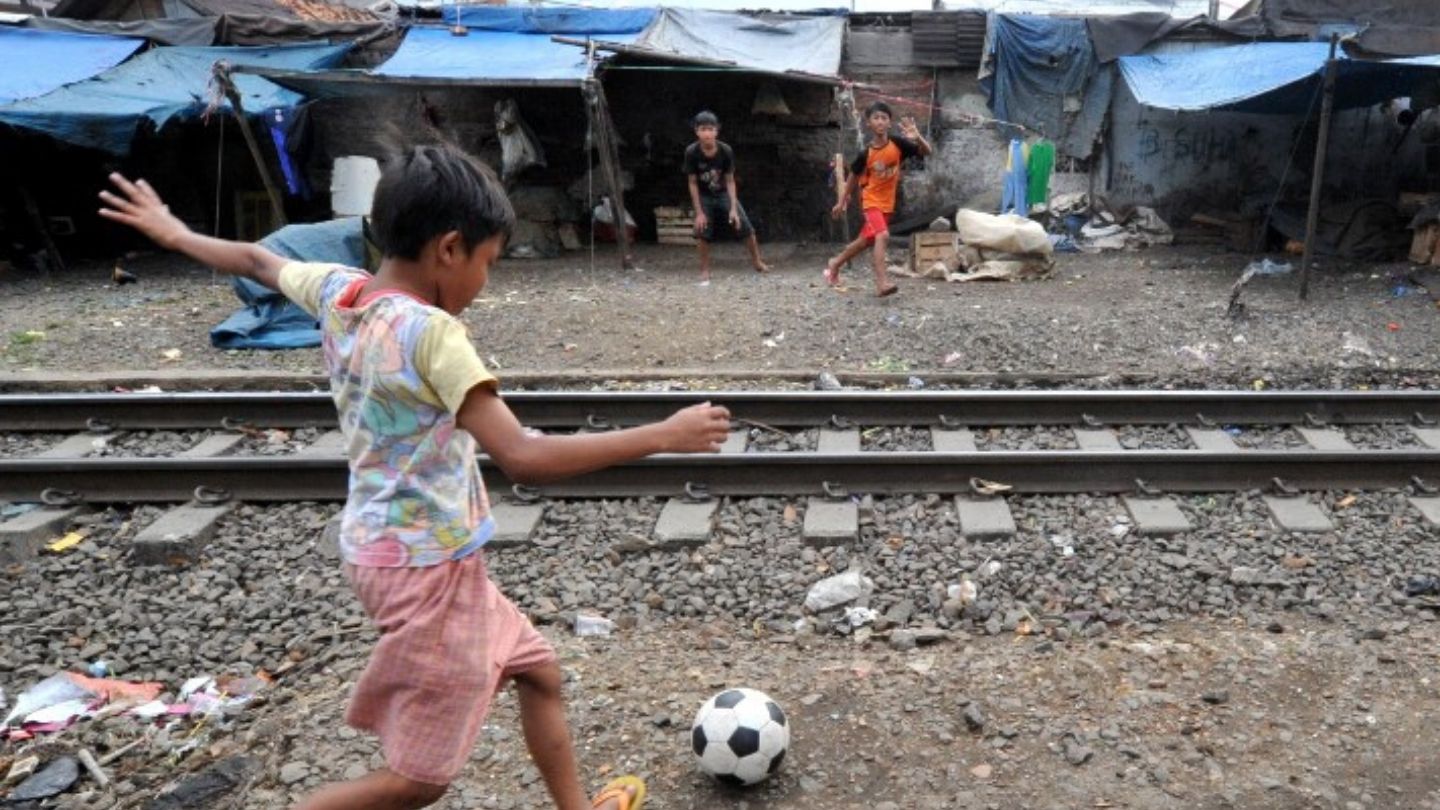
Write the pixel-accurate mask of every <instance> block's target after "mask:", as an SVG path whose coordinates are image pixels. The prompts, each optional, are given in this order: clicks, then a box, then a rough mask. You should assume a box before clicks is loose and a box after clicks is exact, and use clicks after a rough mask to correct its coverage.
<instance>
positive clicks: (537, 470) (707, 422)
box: [456, 386, 730, 484]
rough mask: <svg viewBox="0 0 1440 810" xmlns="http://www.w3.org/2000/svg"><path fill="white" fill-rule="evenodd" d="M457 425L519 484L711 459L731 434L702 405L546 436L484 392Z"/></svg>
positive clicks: (470, 399) (476, 391)
mask: <svg viewBox="0 0 1440 810" xmlns="http://www.w3.org/2000/svg"><path fill="white" fill-rule="evenodd" d="M456 421H458V422H459V424H460V427H462V428H464V429H465V430H466V431H468V432H469V433H470V435H472V436H474V437H475V440H476V441H478V442H479V443H480V447H481V448H482V449H484V451H485V452H487V453H489V454H490V457H491V458H492V459H494V460H495V463H496V464H499V465H500V469H502V470H504V471H505V474H506V475H507V476H509V477H510V479H511V480H512V481H515V482H516V483H521V484H543V483H545V482H547V481H556V480H559V479H561V478H569V477H571V476H575V475H581V474H583V473H587V472H591V471H594V470H598V469H601V468H603V467H609V466H612V465H615V464H620V463H623V462H626V461H634V460H636V459H639V458H644V457H645V456H649V455H653V454H655V453H713V452H716V451H718V450H719V449H720V445H721V444H723V443H724V442H725V439H726V437H728V436H729V433H730V412H729V411H728V410H726V409H725V408H722V407H720V406H717V405H711V404H710V403H708V402H706V403H702V404H699V405H692V406H690V407H688V408H684V409H682V410H680V411H677V412H676V413H675V414H674V415H672V416H671V417H670V418H669V419H666V420H665V421H663V422H655V423H653V424H649V425H643V426H641V427H635V428H629V429H626V430H616V431H609V432H606V433H582V434H576V435H572V436H547V435H543V434H537V433H533V432H530V431H527V430H525V428H523V427H521V425H520V421H519V420H518V419H516V418H515V414H514V413H512V412H511V410H510V406H508V405H506V404H505V401H504V400H502V399H501V398H500V395H499V394H497V393H495V391H494V390H493V389H491V388H489V387H488V386H476V387H474V388H472V389H470V393H469V394H467V395H466V397H465V403H464V404H463V405H461V406H460V412H459V413H458V414H457V417H456Z"/></svg>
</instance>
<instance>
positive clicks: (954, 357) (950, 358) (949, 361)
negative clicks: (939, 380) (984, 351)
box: [945, 352, 965, 366]
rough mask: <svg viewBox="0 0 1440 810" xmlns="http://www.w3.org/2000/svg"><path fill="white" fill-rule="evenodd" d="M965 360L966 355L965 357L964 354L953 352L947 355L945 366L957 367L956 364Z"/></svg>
mask: <svg viewBox="0 0 1440 810" xmlns="http://www.w3.org/2000/svg"><path fill="white" fill-rule="evenodd" d="M964 358H965V355H964V354H961V353H960V352H951V353H949V354H947V355H945V365H947V366H953V365H955V364H956V363H958V362H960V361H961V360H963V359H964Z"/></svg>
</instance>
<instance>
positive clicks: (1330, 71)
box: [1300, 34, 1340, 301]
mask: <svg viewBox="0 0 1440 810" xmlns="http://www.w3.org/2000/svg"><path fill="white" fill-rule="evenodd" d="M1339 45H1340V35H1339V34H1331V35H1330V58H1328V59H1326V60H1325V90H1324V93H1325V96H1324V98H1323V100H1321V102H1320V132H1319V134H1318V135H1317V136H1316V138H1315V168H1314V170H1313V171H1311V173H1310V209H1309V210H1308V211H1307V212H1306V214H1305V252H1304V255H1302V256H1301V257H1300V300H1301V301H1304V300H1305V299H1306V298H1308V297H1309V296H1310V259H1311V256H1312V254H1313V252H1314V250H1315V231H1316V230H1317V229H1318V228H1319V225H1320V189H1321V186H1323V185H1324V181H1325V153H1326V151H1327V150H1328V149H1329V148H1330V116H1331V114H1332V113H1334V111H1335V73H1336V71H1337V69H1338V64H1339V63H1337V62H1336V61H1335V49H1336V48H1337V47H1339Z"/></svg>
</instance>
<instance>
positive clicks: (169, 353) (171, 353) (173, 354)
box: [160, 349, 184, 360]
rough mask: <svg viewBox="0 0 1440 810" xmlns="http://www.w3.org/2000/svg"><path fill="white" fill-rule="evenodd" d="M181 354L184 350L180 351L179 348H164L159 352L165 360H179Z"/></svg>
mask: <svg viewBox="0 0 1440 810" xmlns="http://www.w3.org/2000/svg"><path fill="white" fill-rule="evenodd" d="M182 354H184V352H182V351H180V350H179V349H166V350H165V351H163V352H160V356H161V357H163V358H165V359H166V360H179V359H180V356H181V355H182Z"/></svg>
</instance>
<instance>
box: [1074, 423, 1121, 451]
mask: <svg viewBox="0 0 1440 810" xmlns="http://www.w3.org/2000/svg"><path fill="white" fill-rule="evenodd" d="M1074 432H1075V444H1076V445H1078V446H1079V447H1080V449H1081V450H1086V451H1090V452H1109V451H1112V450H1124V449H1125V448H1123V447H1121V446H1120V438H1119V437H1118V436H1116V435H1115V434H1114V433H1112V432H1110V431H1108V430H1106V429H1104V428H1098V429H1096V428H1076V429H1075V431H1074Z"/></svg>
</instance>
